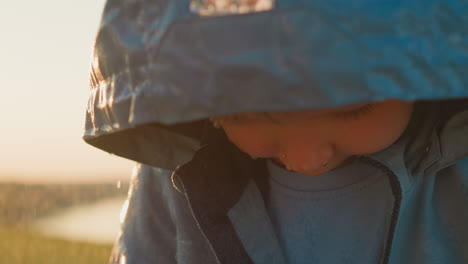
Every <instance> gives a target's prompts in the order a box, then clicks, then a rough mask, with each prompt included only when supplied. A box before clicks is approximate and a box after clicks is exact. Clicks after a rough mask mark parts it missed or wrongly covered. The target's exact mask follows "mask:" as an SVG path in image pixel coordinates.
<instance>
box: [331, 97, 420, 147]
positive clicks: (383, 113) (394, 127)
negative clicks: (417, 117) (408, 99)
mask: <svg viewBox="0 0 468 264" xmlns="http://www.w3.org/2000/svg"><path fill="white" fill-rule="evenodd" d="M411 114H412V104H410V103H403V102H393V103H389V104H387V105H385V106H383V107H382V108H381V109H379V110H378V111H375V113H373V114H372V115H369V116H368V117H366V118H363V119H362V120H359V121H355V122H353V123H350V124H348V125H347V127H346V130H344V131H347V132H346V133H343V136H342V137H340V138H339V139H340V140H339V142H340V146H341V149H343V151H344V152H346V153H348V154H351V155H364V154H372V153H376V152H379V151H382V150H384V149H385V148H387V147H389V146H390V145H391V144H393V143H394V142H395V141H396V140H397V139H398V138H399V137H400V136H401V135H402V134H403V132H404V130H405V129H406V127H407V125H408V123H409V120H410V118H411Z"/></svg>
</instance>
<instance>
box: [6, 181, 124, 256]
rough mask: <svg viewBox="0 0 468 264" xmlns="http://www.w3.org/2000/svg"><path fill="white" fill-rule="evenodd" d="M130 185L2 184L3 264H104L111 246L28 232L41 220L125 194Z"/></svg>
mask: <svg viewBox="0 0 468 264" xmlns="http://www.w3.org/2000/svg"><path fill="white" fill-rule="evenodd" d="M127 190H128V185H127V184H125V185H124V186H123V187H122V188H120V189H118V188H116V186H115V185H114V184H81V185H60V184H55V185H54V184H52V185H41V184H18V183H0V264H3V263H5V264H6V263H8V264H59V263H60V264H97V263H99V264H105V263H108V260H109V257H110V254H111V250H112V245H100V244H92V243H84V242H72V241H67V240H63V239H57V238H50V237H46V236H44V235H41V234H38V233H34V232H31V231H28V230H29V225H30V223H32V222H33V221H34V220H35V219H37V218H38V217H43V216H47V215H49V214H52V213H54V212H57V211H59V210H62V209H64V208H68V207H72V206H75V205H82V204H87V203H92V202H95V201H98V200H100V199H104V198H110V197H115V196H122V195H124V194H126V192H127Z"/></svg>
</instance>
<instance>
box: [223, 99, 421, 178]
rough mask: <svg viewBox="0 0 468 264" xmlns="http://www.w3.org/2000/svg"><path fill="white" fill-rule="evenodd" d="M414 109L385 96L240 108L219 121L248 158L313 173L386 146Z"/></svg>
mask: <svg viewBox="0 0 468 264" xmlns="http://www.w3.org/2000/svg"><path fill="white" fill-rule="evenodd" d="M412 110H413V104H412V103H409V102H404V101H398V100H387V101H383V102H379V103H370V104H359V105H351V106H346V107H340V108H334V109H324V110H311V111H301V112H272V113H267V114H263V115H262V114H255V113H254V114H252V113H249V114H241V115H238V116H236V117H235V118H232V119H230V118H222V117H221V118H220V122H219V123H220V125H221V126H222V128H223V129H224V131H225V132H226V134H227V136H228V138H229V140H231V141H232V142H233V143H234V144H235V145H236V146H237V147H238V148H239V149H241V150H242V151H244V152H245V153H247V154H249V155H250V156H251V157H252V158H254V159H256V158H271V159H273V160H275V161H276V162H279V163H282V164H283V165H284V166H285V167H286V168H287V169H288V170H291V171H295V172H299V173H303V174H307V175H311V176H316V175H320V174H322V173H324V172H327V171H330V170H333V169H335V168H338V167H341V166H344V165H346V164H347V162H349V161H351V159H352V157H353V156H355V155H364V154H371V153H375V152H378V151H381V150H383V149H385V148H387V147H388V146H390V145H391V144H392V143H393V142H395V141H396V140H397V139H398V137H400V135H401V134H402V133H403V131H404V130H405V128H406V126H407V125H408V122H409V120H410V117H411V113H412ZM214 120H216V119H214Z"/></svg>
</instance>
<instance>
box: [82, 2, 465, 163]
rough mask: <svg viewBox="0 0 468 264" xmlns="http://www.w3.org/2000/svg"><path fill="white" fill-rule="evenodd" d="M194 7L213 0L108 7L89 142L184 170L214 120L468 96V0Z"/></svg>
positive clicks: (100, 42) (96, 67) (98, 55)
mask: <svg viewBox="0 0 468 264" xmlns="http://www.w3.org/2000/svg"><path fill="white" fill-rule="evenodd" d="M195 2H197V3H202V4H203V3H205V2H208V1H195V0H192V3H190V2H189V1H187V0H185V1H182V0H176V1H169V0H157V1H147V0H138V1H129V0H127V1H126V0H116V1H108V3H107V4H106V7H105V9H104V14H103V17H102V22H101V25H100V28H99V31H98V34H97V37H96V42H95V53H94V61H93V65H92V73H91V96H90V99H89V104H88V108H87V114H86V123H85V133H84V139H85V141H86V142H88V143H90V144H92V145H94V146H96V147H98V148H101V149H104V150H106V151H108V152H111V153H114V154H117V155H120V156H123V157H126V158H129V159H133V160H136V161H139V162H142V163H146V164H149V165H152V166H156V167H160V168H165V169H169V170H173V169H175V168H176V167H177V166H178V165H180V164H183V163H185V162H187V161H189V160H190V159H191V158H192V156H193V153H194V152H195V151H196V150H197V149H199V147H200V143H201V141H203V138H204V137H206V135H208V134H209V133H207V131H208V130H211V129H212V128H211V124H210V123H209V122H208V121H207V118H208V117H211V116H217V115H222V114H229V113H239V112H257V111H292V110H304V109H318V108H324V107H337V106H341V105H346V104H351V103H359V102H365V101H379V100H383V99H389V98H394V99H403V100H445V99H453V98H467V97H468V75H467V73H468V26H467V25H468V16H467V14H468V4H467V3H466V2H465V1H457V0H450V1H447V0H424V1H423V0H415V1H403V0H397V1H391V2H389V1H370V0H357V1H330V0H317V1H305V0H277V1H276V2H271V3H272V7H271V9H270V10H266V11H265V10H262V12H253V13H245V14H229V13H222V14H221V15H219V14H216V15H214V16H206V14H204V13H203V12H198V13H197V12H196V11H194V9H193V6H194V5H195V4H196V3H195ZM214 2H216V1H214ZM231 2H232V1H231ZM191 6H192V8H191ZM459 105H460V104H459ZM464 105H466V104H464ZM466 108H468V105H466ZM461 110H465V109H464V108H463V107H461V108H460V107H459V108H458V110H457V111H461ZM210 133H211V132H210Z"/></svg>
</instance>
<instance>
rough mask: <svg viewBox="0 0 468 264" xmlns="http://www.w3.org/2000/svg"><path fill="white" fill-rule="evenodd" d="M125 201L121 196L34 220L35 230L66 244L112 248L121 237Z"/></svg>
mask: <svg viewBox="0 0 468 264" xmlns="http://www.w3.org/2000/svg"><path fill="white" fill-rule="evenodd" d="M125 200H126V196H119V197H113V198H107V199H102V200H99V201H96V202H93V203H91V204H84V205H76V206H72V207H70V208H66V209H63V210H61V211H59V212H56V213H54V214H51V215H48V216H45V217H42V218H39V219H37V220H35V221H34V222H33V223H32V228H33V229H34V230H35V231H38V232H40V233H42V234H45V235H48V236H53V237H59V238H63V239H67V240H72V241H86V242H93V243H102V244H110V243H113V242H114V240H115V239H116V237H117V235H118V233H119V229H120V218H121V217H120V214H121V209H122V206H123V205H124V203H125Z"/></svg>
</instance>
